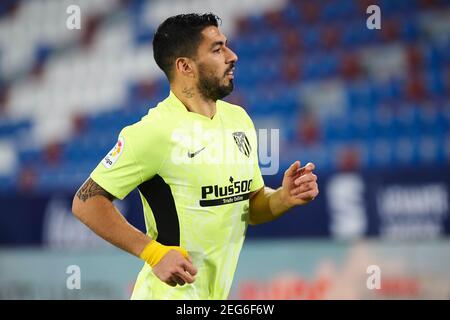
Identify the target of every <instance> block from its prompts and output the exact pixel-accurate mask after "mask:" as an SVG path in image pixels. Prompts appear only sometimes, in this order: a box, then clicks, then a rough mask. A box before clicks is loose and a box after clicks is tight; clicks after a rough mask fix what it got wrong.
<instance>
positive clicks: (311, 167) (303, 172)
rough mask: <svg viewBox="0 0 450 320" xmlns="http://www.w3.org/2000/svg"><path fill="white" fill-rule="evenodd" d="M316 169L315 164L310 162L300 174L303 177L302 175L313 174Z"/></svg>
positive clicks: (300, 170)
mask: <svg viewBox="0 0 450 320" xmlns="http://www.w3.org/2000/svg"><path fill="white" fill-rule="evenodd" d="M315 168H316V166H315V165H314V163H312V162H308V163H307V165H306V166H304V167H302V168H300V169H299V170H298V173H299V174H300V175H301V176H302V175H305V174H307V173H310V172H312V171H313V170H314V169H315Z"/></svg>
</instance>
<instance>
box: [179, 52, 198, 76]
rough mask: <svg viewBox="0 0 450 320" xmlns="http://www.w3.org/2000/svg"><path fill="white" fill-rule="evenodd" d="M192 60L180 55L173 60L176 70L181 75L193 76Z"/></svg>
mask: <svg viewBox="0 0 450 320" xmlns="http://www.w3.org/2000/svg"><path fill="white" fill-rule="evenodd" d="M194 68H195V67H194V62H193V61H192V60H191V59H189V58H186V57H180V58H177V60H175V69H176V72H177V73H179V74H182V75H183V76H186V77H190V78H194V77H195V73H194Z"/></svg>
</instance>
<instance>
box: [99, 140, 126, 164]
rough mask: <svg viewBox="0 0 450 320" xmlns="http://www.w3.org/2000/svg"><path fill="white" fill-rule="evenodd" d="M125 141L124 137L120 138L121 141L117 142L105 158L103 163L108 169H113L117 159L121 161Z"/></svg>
mask: <svg viewBox="0 0 450 320" xmlns="http://www.w3.org/2000/svg"><path fill="white" fill-rule="evenodd" d="M124 144H125V141H124V140H123V138H122V137H119V140H118V141H117V143H116V145H115V146H114V148H112V149H111V151H110V152H109V153H108V154H107V155H106V157H105V158H103V160H102V163H103V165H104V166H105V168H106V169H109V168H111V167H112V166H113V165H114V163H116V161H117V159H119V157H120V155H121V154H122V152H123V147H124Z"/></svg>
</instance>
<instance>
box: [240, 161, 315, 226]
mask: <svg viewBox="0 0 450 320" xmlns="http://www.w3.org/2000/svg"><path fill="white" fill-rule="evenodd" d="M314 169H315V166H314V164H313V163H308V164H307V165H306V166H304V167H302V168H300V161H296V162H294V163H293V164H292V165H291V166H290V167H289V168H288V169H287V170H286V171H285V173H284V177H283V182H282V184H281V187H279V188H278V189H276V190H274V189H272V188H269V187H262V188H261V189H259V190H257V191H255V192H253V193H252V194H251V195H250V214H249V223H250V224H260V223H265V222H269V221H272V220H275V219H277V218H278V217H280V216H281V215H283V214H284V213H285V212H286V211H288V210H289V209H291V208H292V207H295V206H299V205H304V204H307V203H308V202H310V201H312V200H314V198H315V197H317V195H318V194H319V188H318V185H317V176H316V175H315V174H314V173H313V170H314Z"/></svg>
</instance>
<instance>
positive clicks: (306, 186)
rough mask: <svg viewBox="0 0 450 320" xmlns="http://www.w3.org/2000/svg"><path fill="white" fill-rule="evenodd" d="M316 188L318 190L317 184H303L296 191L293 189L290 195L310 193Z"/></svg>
mask: <svg viewBox="0 0 450 320" xmlns="http://www.w3.org/2000/svg"><path fill="white" fill-rule="evenodd" d="M315 188H316V183H315V182H311V183H307V184H302V185H301V186H299V187H297V188H295V189H292V190H291V192H290V194H291V196H297V195H299V194H300V193H303V192H307V191H310V190H314V189H315Z"/></svg>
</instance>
